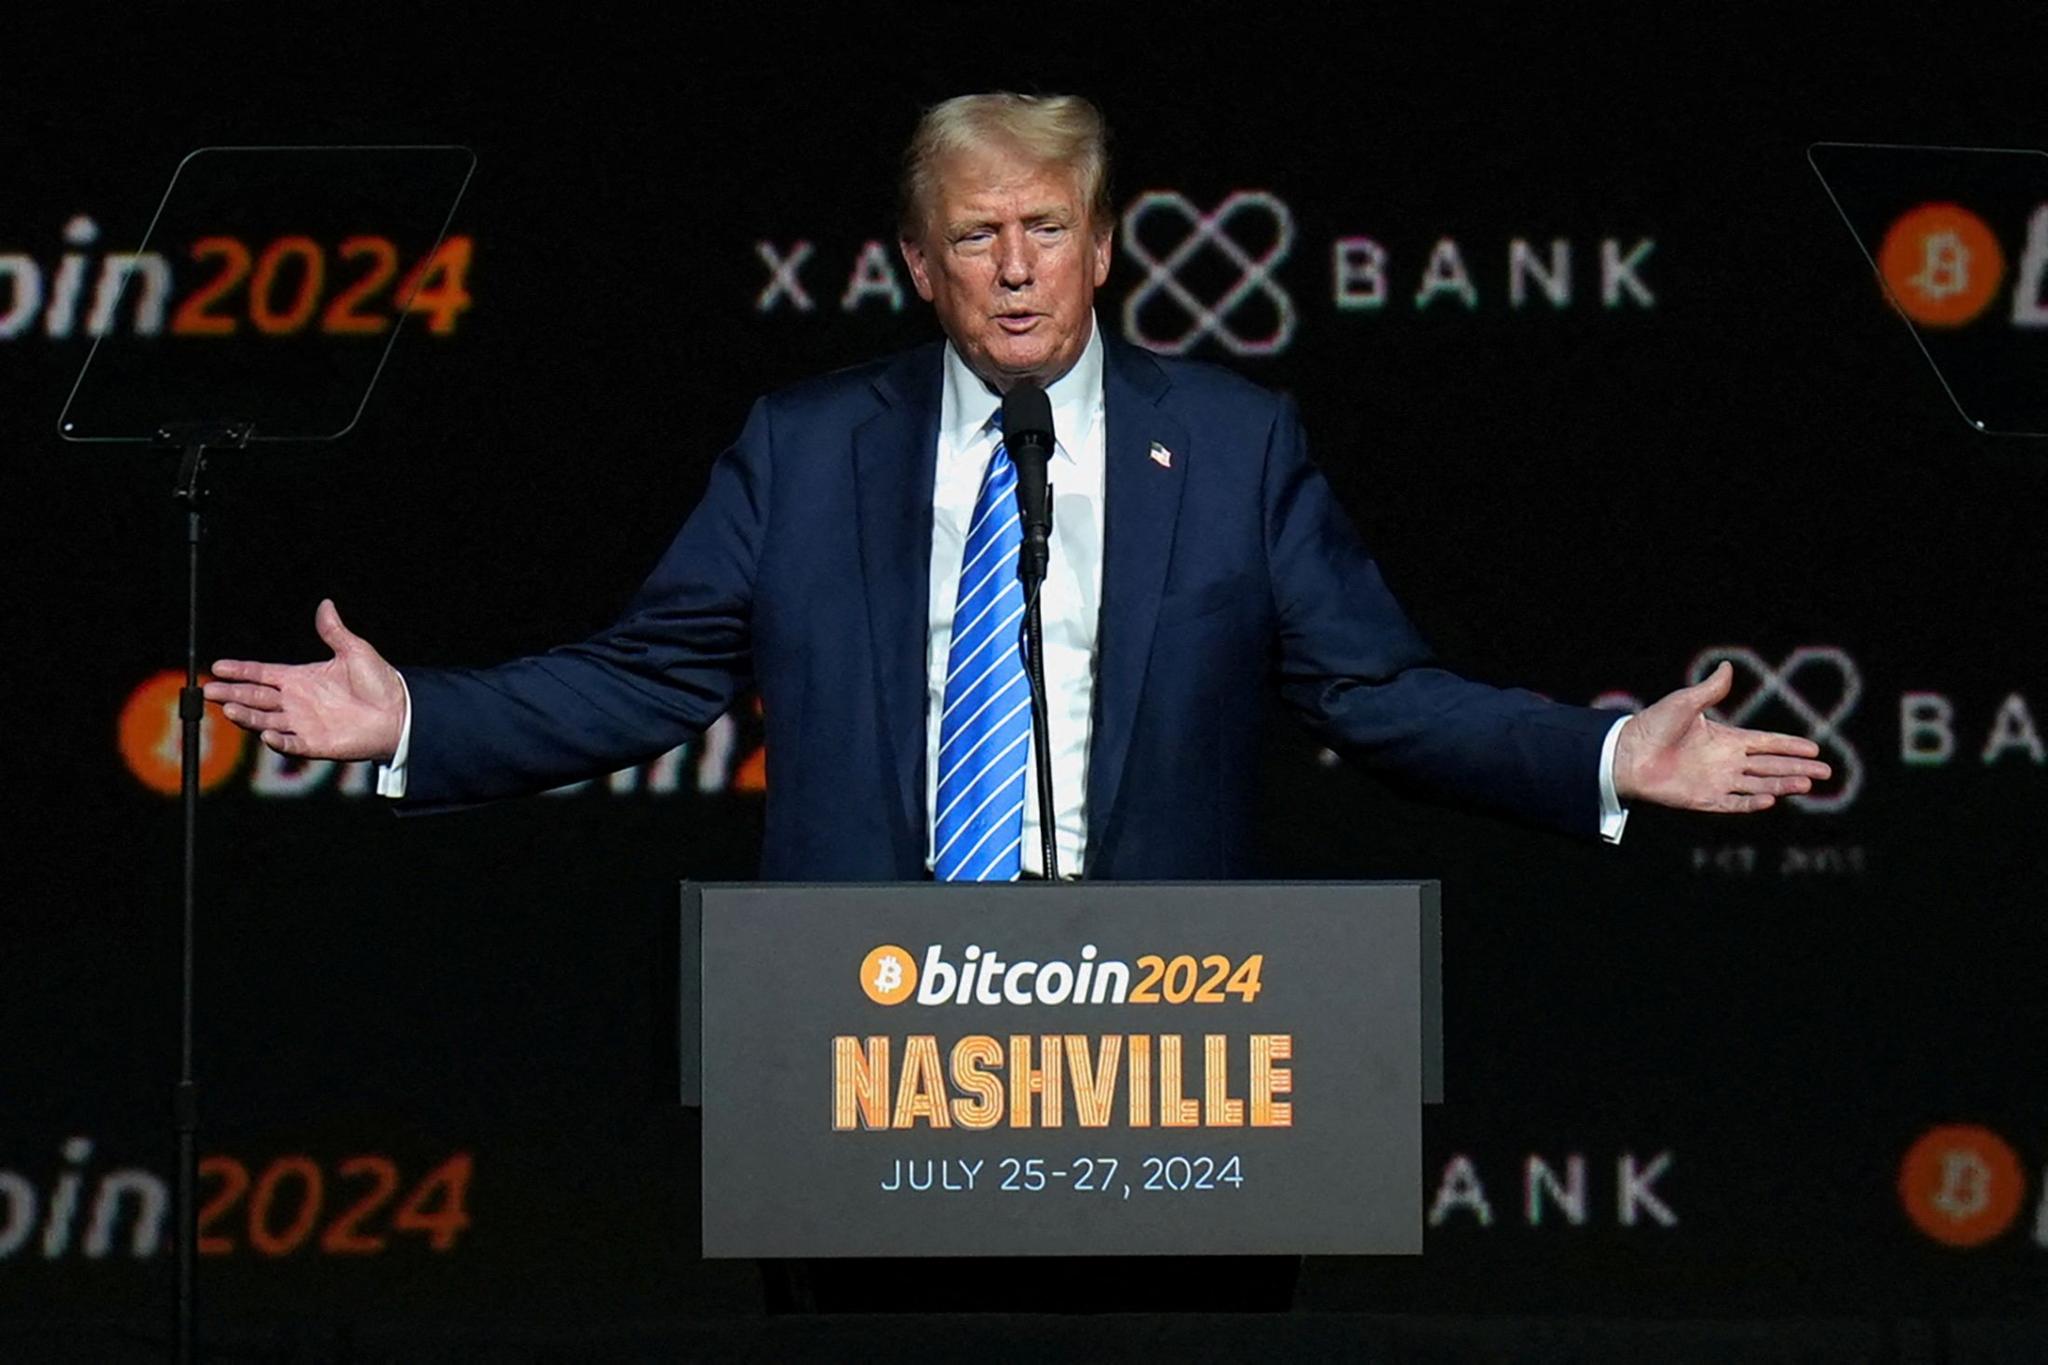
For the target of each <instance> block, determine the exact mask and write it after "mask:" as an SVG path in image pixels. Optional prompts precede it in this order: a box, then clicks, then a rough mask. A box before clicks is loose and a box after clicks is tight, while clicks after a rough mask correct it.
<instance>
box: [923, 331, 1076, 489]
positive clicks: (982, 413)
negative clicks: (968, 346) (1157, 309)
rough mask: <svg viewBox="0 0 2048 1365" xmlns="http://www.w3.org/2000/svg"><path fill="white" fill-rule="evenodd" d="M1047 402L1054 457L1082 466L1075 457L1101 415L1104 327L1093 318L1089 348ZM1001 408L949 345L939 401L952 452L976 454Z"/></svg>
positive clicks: (994, 394) (997, 396) (942, 427)
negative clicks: (979, 440)
mask: <svg viewBox="0 0 2048 1365" xmlns="http://www.w3.org/2000/svg"><path fill="white" fill-rule="evenodd" d="M1045 396H1046V398H1047V399H1048V400H1049V401H1050V402H1051V403H1052V429H1053V433H1054V435H1055V437H1056V438H1057V442H1058V449H1057V451H1056V455H1064V456H1066V458H1067V459H1068V460H1070V461H1075V462H1076V463H1078V460H1077V459H1076V456H1075V455H1074V453H1073V451H1074V449H1076V448H1084V442H1083V441H1082V439H1081V438H1082V437H1085V436H1086V435H1088V433H1089V432H1091V431H1092V430H1093V429H1094V426H1095V422H1096V420H1097V417H1098V416H1099V414H1100V413H1101V411H1102V327H1101V324H1100V323H1099V322H1098V321H1097V320H1096V319H1095V317H1094V315H1093V314H1090V315H1089V318H1088V344H1087V345H1086V346H1084V347H1082V348H1081V354H1080V356H1079V358H1078V359H1076V360H1075V361H1074V363H1073V365H1072V367H1071V368H1069V369H1068V370H1067V372H1066V373H1065V374H1063V375H1061V376H1060V377H1059V378H1058V379H1055V380H1054V381H1053V382H1052V387H1051V388H1049V389H1047V390H1046V391H1045ZM1002 402H1003V398H1002V395H1001V394H999V393H997V392H996V391H995V390H994V389H992V388H990V387H989V386H988V385H987V384H986V383H984V382H983V381H982V378H981V376H980V375H978V374H976V373H975V372H974V371H973V370H972V369H970V368H969V367H968V364H967V361H966V359H965V358H963V357H962V356H961V354H960V352H959V349H958V348H957V347H955V346H954V345H953V343H952V342H951V341H948V342H947V343H946V379H945V389H944V392H943V394H942V395H941V397H940V400H939V404H940V406H939V430H941V431H943V432H945V433H946V434H947V436H948V437H949V438H950V439H951V442H952V446H951V448H952V449H953V450H954V451H962V450H968V449H970V448H972V447H973V445H974V443H975V440H976V439H977V438H978V437H979V436H980V435H981V433H982V432H983V430H984V429H986V428H987V426H988V420H989V417H990V416H991V415H992V414H993V413H994V412H995V410H996V409H997V408H999V407H1001V406H1002Z"/></svg>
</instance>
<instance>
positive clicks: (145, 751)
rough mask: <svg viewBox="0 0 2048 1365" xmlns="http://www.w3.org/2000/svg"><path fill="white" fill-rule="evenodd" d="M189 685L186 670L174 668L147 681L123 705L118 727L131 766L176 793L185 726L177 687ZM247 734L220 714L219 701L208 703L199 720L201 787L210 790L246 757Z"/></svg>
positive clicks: (148, 782)
mask: <svg viewBox="0 0 2048 1365" xmlns="http://www.w3.org/2000/svg"><path fill="white" fill-rule="evenodd" d="M200 681H201V682H204V681H205V679H204V678H201V679H200ZM184 686H185V675H184V674H183V673H174V672H171V671H169V670H166V671H165V672H162V673H159V674H157V675H156V676H155V677H153V678H151V679H149V680H148V681H147V682H145V683H143V684H142V686H140V687H138V688H136V689H135V691H134V692H132V693H130V694H129V697H128V704H127V705H126V706H124V707H122V708H121V722H120V727H119V729H118V731H117V738H118V740H119V743H120V746H121V757H122V758H123V759H124V760H125V761H126V762H127V764H128V771H129V772H131V773H134V774H135V778H136V780H137V781H139V782H140V783H142V785H143V786H145V787H148V788H149V789H150V790H152V791H159V792H162V793H163V794H164V795H166V796H176V795H177V794H178V792H179V789H180V788H181V786H182V785H183V782H184V754H185V732H184V729H183V728H182V727H181V726H180V725H179V723H178V693H179V691H180V690H181V689H182V688H183V687H184ZM247 739H248V736H246V735H244V734H243V733H242V732H241V731H240V730H238V729H236V728H235V727H234V726H233V725H232V724H230V723H229V722H228V720H227V718H226V717H225V716H223V715H221V713H220V708H219V707H215V706H209V707H207V708H206V714H205V715H204V716H202V717H201V718H200V721H199V786H200V788H201V790H211V789H213V788H214V787H217V786H219V785H220V784H221V783H222V782H225V781H226V780H227V778H228V775H229V774H230V773H232V772H234V770H235V768H236V766H237V765H238V764H239V763H241V761H242V749H243V747H244V745H245V742H246V741H247Z"/></svg>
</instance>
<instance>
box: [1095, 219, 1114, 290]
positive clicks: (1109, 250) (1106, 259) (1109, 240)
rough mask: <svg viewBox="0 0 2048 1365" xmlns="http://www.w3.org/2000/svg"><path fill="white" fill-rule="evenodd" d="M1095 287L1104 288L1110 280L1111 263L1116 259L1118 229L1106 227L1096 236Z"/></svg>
mask: <svg viewBox="0 0 2048 1365" xmlns="http://www.w3.org/2000/svg"><path fill="white" fill-rule="evenodd" d="M1094 247H1095V287H1096V288H1097V289H1100V288H1102V286H1103V283H1104V282H1105V281H1106V280H1108V279H1109V263H1110V262H1111V261H1112V260H1113V259H1115V256H1116V252H1115V247H1116V229H1115V228H1114V227H1106V228H1104V229H1102V231H1100V232H1098V233H1096V234H1095V242H1094Z"/></svg>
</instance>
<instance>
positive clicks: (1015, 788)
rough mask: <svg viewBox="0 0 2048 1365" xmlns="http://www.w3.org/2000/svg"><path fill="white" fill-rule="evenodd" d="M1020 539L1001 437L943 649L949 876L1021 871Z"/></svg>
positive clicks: (943, 826)
mask: <svg viewBox="0 0 2048 1365" xmlns="http://www.w3.org/2000/svg"><path fill="white" fill-rule="evenodd" d="M1001 416H1002V414H1001V413H998V414H997V421H996V428H997V431H998V432H999V433H1000V431H1001ZM1023 544H1024V529H1023V527H1022V525H1021V524H1020V523H1019V520H1018V514H1017V468H1016V466H1015V465H1013V464H1011V463H1010V452H1009V451H1008V450H1007V449H1005V448H1004V446H1003V444H1002V441H1001V439H1000V437H999V438H998V440H997V442H996V449H995V453H994V454H993V455H991V456H990V457H989V462H988V472H987V473H985V474H983V475H982V478H981V494H980V496H979V497H977V498H976V499H975V500H974V516H973V519H972V521H970V522H969V524H968V528H967V546H966V549H965V550H964V551H963V552H962V555H961V563H960V590H959V595H958V597H957V598H956V599H955V602H954V607H953V643H952V647H951V649H950V650H948V652H947V654H946V687H945V693H944V706H945V712H944V714H943V715H941V717H940V718H939V789H938V815H937V817H936V818H935V819H934V821H933V823H932V846H933V848H934V849H935V850H936V853H935V855H934V857H933V860H932V871H933V873H934V875H936V876H937V877H938V879H939V880H940V881H944V882H950V881H981V882H985V881H1015V880H1016V879H1017V875H1018V873H1019V872H1020V870H1021V869H1022V862H1021V858H1022V851H1023V843H1024V769H1025V766H1026V765H1027V764H1028V763H1029V761H1030V758H1031V689H1030V684H1029V683H1028V682H1027V681H1026V679H1025V675H1024V657H1023V655H1022V654H1021V653H1020V652H1019V649H1018V640H1019V627H1020V625H1021V624H1022V622H1023V620H1024V585H1023V583H1022V582H1020V581H1019V580H1018V578H1017V556H1018V552H1019V550H1020V549H1021V547H1022V546H1023Z"/></svg>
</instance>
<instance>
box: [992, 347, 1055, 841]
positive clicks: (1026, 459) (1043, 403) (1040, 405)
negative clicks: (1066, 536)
mask: <svg viewBox="0 0 2048 1365" xmlns="http://www.w3.org/2000/svg"><path fill="white" fill-rule="evenodd" d="M1003 446H1004V448H1005V449H1007V450H1008V451H1009V452H1010V463H1011V464H1013V465H1015V466H1016V467H1017V509H1018V519H1019V521H1021V522H1022V524H1023V529H1024V544H1023V546H1022V548H1021V549H1020V550H1019V552H1018V556H1017V576H1018V577H1019V578H1021V579H1023V580H1024V630H1023V635H1024V639H1023V644H1024V672H1025V676H1026V678H1027V679H1028V680H1029V683H1030V687H1031V733H1032V745H1031V747H1032V751H1033V752H1034V753H1035V754H1036V756H1037V763H1036V765H1035V766H1036V767H1037V769H1038V837H1039V868H1040V875H1041V876H1043V877H1045V878H1046V879H1047V880H1049V881H1050V880H1052V879H1054V878H1057V877H1058V876H1059V875H1060V855H1059V844H1058V841H1057V839H1056V838H1055V826H1056V825H1057V823H1058V812H1059V806H1058V805H1056V804H1055V803H1054V800H1053V790H1052V736H1051V733H1050V726H1049V724H1048V719H1047V714H1046V707H1047V704H1048V703H1047V701H1046V688H1045V626H1044V623H1043V621H1042V619H1041V617H1040V613H1039V603H1038V589H1039V587H1040V585H1042V584H1043V583H1044V582H1045V566H1046V561H1047V560H1048V559H1049V558H1050V557H1051V553H1052V552H1051V548H1050V542H1051V540H1052V489H1051V487H1050V486H1048V484H1047V483H1046V477H1045V462H1046V460H1047V459H1049V458H1050V457H1051V456H1052V402H1051V400H1049V399H1048V398H1047V397H1046V396H1045V390H1044V389H1041V388H1039V387H1038V385H1036V384H1033V383H1031V382H1030V381H1028V380H1027V381H1025V382H1024V383H1022V384H1019V385H1017V386H1016V387H1015V388H1013V389H1011V390H1010V391H1009V392H1008V393H1006V394H1004V395H1003Z"/></svg>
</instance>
